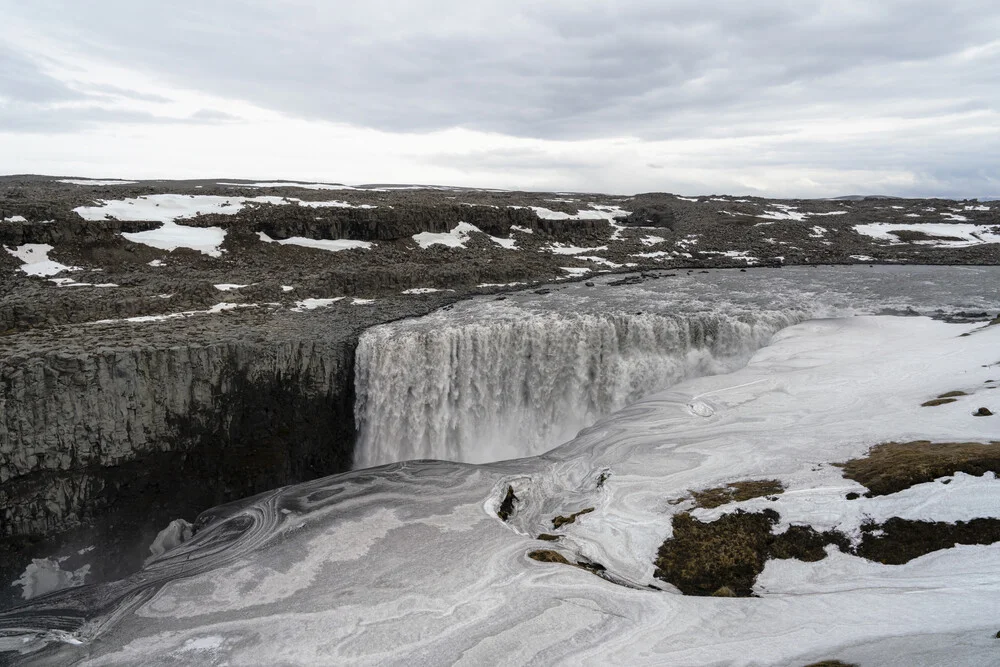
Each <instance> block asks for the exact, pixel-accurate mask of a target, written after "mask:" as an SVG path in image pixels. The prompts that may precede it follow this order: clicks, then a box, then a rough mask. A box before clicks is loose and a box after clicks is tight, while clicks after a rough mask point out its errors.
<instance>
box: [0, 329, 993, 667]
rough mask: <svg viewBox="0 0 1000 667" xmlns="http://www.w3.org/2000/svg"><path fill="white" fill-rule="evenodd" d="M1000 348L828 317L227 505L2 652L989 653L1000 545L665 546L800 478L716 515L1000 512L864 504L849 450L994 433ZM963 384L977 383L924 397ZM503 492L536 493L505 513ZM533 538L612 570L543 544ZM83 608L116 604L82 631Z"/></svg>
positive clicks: (216, 659) (951, 491) (941, 487)
mask: <svg viewBox="0 0 1000 667" xmlns="http://www.w3.org/2000/svg"><path fill="white" fill-rule="evenodd" d="M963 334H969V335H967V336H965V335H963ZM998 350H1000V327H997V326H993V327H985V326H983V325H982V324H947V323H943V322H940V321H934V320H930V319H927V318H914V317H909V318H901V317H885V316H884V317H868V316H860V317H853V318H834V319H826V320H811V321H807V322H804V323H802V324H799V325H796V326H792V327H790V328H787V329H784V330H782V331H781V332H779V333H778V334H776V336H775V338H774V341H773V343H772V344H771V345H770V346H768V347H765V348H763V349H761V350H760V351H758V352H757V353H756V354H755V355H754V356H753V357H752V358H751V360H750V362H749V364H748V365H747V366H746V367H745V368H743V369H741V370H738V371H736V372H733V373H729V374H724V375H717V376H713V377H707V378H701V379H697V380H693V381H689V382H685V383H682V384H679V385H676V386H674V387H673V388H671V389H670V390H667V391H665V392H662V393H659V394H655V395H652V396H649V397H647V398H646V399H644V400H641V401H639V402H637V403H635V404H633V405H631V406H630V407H628V408H625V409H624V410H622V411H620V412H618V413H615V414H613V415H611V416H610V417H608V418H606V419H604V420H602V421H600V422H598V423H597V424H595V425H594V426H592V427H590V428H588V429H586V430H585V431H583V432H582V433H581V434H580V435H579V436H578V437H577V438H575V439H574V440H572V441H570V442H568V443H566V444H565V445H563V446H561V447H559V448H557V449H555V450H553V451H552V452H549V453H548V454H546V455H544V456H540V457H535V458H527V459H520V460H514V461H508V462H504V463H495V464H488V465H480V466H472V465H466V464H457V463H447V462H433V461H422V462H412V463H403V464H396V465H392V466H387V467H383V468H376V469H371V470H362V471H358V472H355V473H349V474H345V475H341V476H336V477H331V478H327V479H323V480H317V481H316V482H311V483H308V484H304V485H299V486H295V487H289V488H285V489H279V490H277V491H274V492H270V493H267V494H264V495H262V496H259V497H257V498H256V499H251V500H250V501H247V502H245V503H237V504H234V505H231V506H226V507H223V508H219V509H218V510H216V511H214V512H213V513H211V514H212V515H214V517H215V519H214V521H211V522H210V523H208V525H207V526H204V527H202V528H201V529H200V530H199V531H198V532H197V534H196V535H195V536H194V538H193V539H191V540H190V541H187V542H185V543H183V544H181V545H179V546H178V547H176V548H175V549H173V550H171V551H168V552H167V553H165V554H164V555H162V556H160V557H159V558H156V559H153V561H152V562H151V563H150V564H149V566H148V567H147V569H146V571H145V572H143V573H141V574H140V575H137V576H135V577H132V578H131V579H129V580H126V581H124V582H122V583H120V584H112V585H109V586H106V587H104V588H99V589H90V588H83V589H78V590H77V591H74V592H68V593H63V594H57V595H56V596H55V597H53V598H48V599H46V598H42V599H40V600H39V601H38V602H37V603H36V605H35V606H34V607H28V608H26V609H25V610H24V611H22V612H21V615H20V616H14V617H13V618H11V617H0V619H2V627H5V628H11V627H12V625H14V626H15V627H16V623H17V621H18V619H20V620H21V623H22V627H23V630H22V631H20V632H19V631H16V630H14V631H11V630H7V631H6V633H5V634H6V635H7V637H6V639H4V640H3V641H4V644H3V645H4V646H5V647H21V648H22V649H30V648H36V647H37V642H39V641H53V640H61V641H62V642H64V643H63V644H62V646H63V648H62V649H60V650H61V651H62V653H60V654H59V655H58V659H59V660H65V661H69V660H73V659H76V660H79V661H80V662H79V664H85V665H119V664H120V665H127V664H136V663H137V662H142V663H143V664H149V665H172V664H181V663H182V664H230V665H249V664H331V663H338V664H343V663H351V664H371V665H376V664H378V665H384V664H484V663H496V662H498V661H500V662H504V663H507V664H525V663H539V664H593V665H600V664H657V665H692V664H697V665H709V664H717V665H802V664H806V663H809V662H813V661H817V660H821V659H831V658H837V659H840V660H843V661H845V662H856V663H858V664H862V665H936V664H942V662H947V663H948V664H962V665H992V664H995V657H996V648H995V642H996V639H995V638H994V635H995V633H996V631H997V629H998V628H997V627H996V619H997V618H998V617H1000V545H992V546H959V547H954V548H950V549H944V550H940V551H935V552H932V553H930V554H928V555H926V556H922V557H920V558H916V559H914V560H911V561H910V562H908V563H906V564H904V565H881V564H878V563H872V562H870V561H866V560H864V559H862V558H860V557H858V556H853V555H847V554H841V553H838V552H835V550H831V551H830V554H829V555H828V556H827V557H826V558H825V559H823V560H820V561H817V562H812V563H804V562H800V561H796V560H779V561H769V562H768V563H767V566H766V568H765V570H764V571H763V573H762V574H761V575H760V577H759V578H758V581H757V584H756V586H755V589H754V590H755V592H756V594H757V596H758V597H752V598H716V597H689V596H683V595H680V594H678V593H677V592H676V591H675V590H674V589H673V588H672V587H671V586H669V585H667V584H665V583H664V582H662V581H660V580H658V579H655V578H654V577H653V570H654V567H653V561H654V558H655V555H656V551H657V548H658V546H659V545H660V543H661V542H663V540H664V539H665V538H667V537H669V536H670V533H671V518H672V516H673V515H675V514H677V513H679V512H682V511H689V510H690V509H691V506H690V503H689V501H684V498H685V497H686V496H687V493H688V491H690V490H694V489H703V488H708V487H713V486H718V485H720V484H724V483H729V482H734V481H740V480H747V479H757V478H760V477H762V476H766V477H768V478H773V479H777V480H780V481H781V482H782V483H783V484H784V486H785V488H786V491H785V492H784V493H783V494H781V495H779V496H777V498H778V499H777V500H776V501H769V500H766V499H755V500H750V501H745V502H744V503H742V504H739V503H731V504H728V505H724V506H722V507H720V508H718V509H716V510H712V511H705V510H697V512H701V513H702V514H701V518H703V519H706V520H707V519H709V518H712V516H713V513H714V516H718V515H719V514H723V513H731V512H733V511H735V510H736V509H738V508H741V507H742V508H745V509H754V508H755V507H759V506H767V507H769V508H771V509H774V510H776V511H778V512H779V513H780V514H781V517H782V522H783V523H782V525H779V526H778V527H777V530H781V529H782V527H783V526H784V525H786V524H787V523H788V522H793V523H796V524H799V525H814V526H815V527H816V528H817V529H820V530H822V529H824V528H826V527H829V526H834V525H837V526H842V527H850V526H852V525H855V524H856V523H857V522H858V520H859V517H861V516H862V515H865V514H868V515H871V516H873V517H887V516H903V517H921V518H927V519H932V520H941V521H954V520H956V519H966V518H974V517H975V518H978V517H1000V489H998V483H997V480H996V479H995V478H994V477H993V476H992V475H987V476H984V477H980V478H973V477H969V476H966V475H961V474H959V475H955V476H954V477H953V479H952V478H947V477H946V478H945V479H942V480H938V481H935V482H930V483H924V484H920V485H917V486H914V487H912V488H910V489H909V490H907V491H905V492H901V493H898V494H890V495H888V496H880V497H876V498H870V499H861V500H847V494H848V493H851V492H859V491H861V492H863V491H864V488H863V487H861V486H860V485H859V484H857V483H856V482H853V481H851V480H847V479H844V478H843V476H842V474H841V471H840V469H839V468H836V467H834V466H832V465H831V464H832V463H835V462H838V461H844V460H847V459H849V458H852V457H857V456H861V455H863V454H864V453H865V452H866V451H867V450H868V448H869V447H871V446H872V445H874V444H877V443H880V442H886V441H909V440H916V439H928V440H932V441H963V442H965V441H981V442H988V441H990V440H991V439H995V438H996V436H997V432H998V431H997V426H996V418H979V417H974V416H972V412H973V411H974V409H975V408H977V407H980V406H986V407H989V408H991V409H992V410H993V411H995V412H1000V396H998V395H997V394H998V393H1000V392H997V391H996V390H993V389H991V388H990V385H991V384H994V386H995V383H988V382H987V381H988V380H997V379H1000V377H998V374H1000V354H998ZM953 390H963V391H965V392H967V394H968V395H967V396H965V397H963V398H962V399H961V400H958V401H956V402H955V403H951V404H948V405H943V406H939V407H935V408H926V407H921V403H923V402H924V401H926V400H927V399H928V398H930V397H934V396H937V395H939V394H941V393H943V392H947V391H953ZM949 481H950V482H951V484H948V483H947V482H949ZM508 488H510V489H513V491H514V492H515V493H516V497H517V502H516V503H515V504H514V506H513V510H512V512H511V515H510V516H509V517H508V520H507V521H503V520H501V519H500V518H498V516H497V511H498V509H500V508H501V504H502V500H503V499H504V497H505V493H506V491H507V489H508ZM585 508H594V511H593V512H591V513H588V514H585V515H581V516H580V517H579V518H578V519H577V520H576V521H575V522H573V523H571V524H568V525H564V526H562V527H559V528H554V526H553V517H556V516H558V515H568V514H570V513H575V512H578V511H579V510H581V509H585ZM542 533H549V534H551V533H554V534H556V535H558V539H557V540H556V541H555V542H547V541H540V540H537V539H536V537H537V536H538V535H539V534H542ZM538 549H550V550H554V551H556V552H558V553H559V554H560V555H562V556H564V557H565V558H566V559H568V561H569V562H576V561H580V562H584V563H590V564H593V563H599V564H600V565H601V566H603V567H604V568H606V570H603V571H602V574H603V576H601V577H599V576H595V575H594V574H592V573H591V572H589V571H587V570H585V569H583V568H579V567H570V566H568V565H563V564H560V563H542V562H537V561H536V560H532V559H530V558H528V556H527V554H528V553H529V552H532V551H534V550H538ZM651 585H652V586H656V587H657V588H658V589H662V590H653V589H651V588H649V586H651ZM79 609H90V610H95V609H102V610H103V611H100V612H99V613H98V614H97V616H96V617H94V618H92V619H91V620H90V622H88V623H87V624H85V625H83V626H79V625H78V621H75V620H74V619H75V618H77V614H79V613H80V612H79V611H75V610H79ZM90 613H93V612H92V611H91V612H90ZM33 614H43V616H36V615H33ZM113 617H114V618H113ZM42 618H46V619H48V620H47V621H45V622H44V623H40V619H42ZM59 619H61V620H59ZM36 627H49V628H55V627H60V628H63V631H60V632H49V633H45V632H39V631H37V630H33V628H36ZM98 638H99V639H100V641H94V640H95V639H98ZM78 644H79V645H78ZM49 657H50V659H52V658H53V656H49Z"/></svg>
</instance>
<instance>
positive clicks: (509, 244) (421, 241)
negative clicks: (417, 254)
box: [413, 222, 520, 250]
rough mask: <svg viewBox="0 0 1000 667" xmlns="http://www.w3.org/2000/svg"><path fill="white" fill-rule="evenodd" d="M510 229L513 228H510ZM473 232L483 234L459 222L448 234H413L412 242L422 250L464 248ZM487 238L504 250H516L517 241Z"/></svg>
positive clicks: (477, 229) (494, 237) (467, 224)
mask: <svg viewBox="0 0 1000 667" xmlns="http://www.w3.org/2000/svg"><path fill="white" fill-rule="evenodd" d="M511 229H514V228H513V227H512V228H511ZM516 231H520V230H516ZM473 232H479V233H483V230H481V229H479V227H476V226H475V225H472V224H469V223H468V222H460V223H458V224H457V225H455V227H454V228H452V230H451V231H448V232H441V233H435V232H420V233H419V234H414V235H413V240H414V241H416V242H417V245H419V246H420V247H421V248H423V249H424V250H426V249H427V248H430V247H431V246H435V245H443V246H447V247H449V248H464V247H465V244H466V242H467V241H468V240H469V234H472V233H473ZM489 238H490V240H491V241H493V243H495V244H497V245H498V246H500V247H502V248H506V249H508V250H516V249H517V239H514V238H513V237H511V238H506V239H505V238H502V237H499V236H490V237H489Z"/></svg>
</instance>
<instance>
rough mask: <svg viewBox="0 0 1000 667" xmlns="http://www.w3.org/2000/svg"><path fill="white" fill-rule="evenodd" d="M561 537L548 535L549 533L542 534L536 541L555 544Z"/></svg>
mask: <svg viewBox="0 0 1000 667" xmlns="http://www.w3.org/2000/svg"><path fill="white" fill-rule="evenodd" d="M560 537H561V535H550V534H549V533H542V534H541V535H539V536H538V537H536V538H535V539H536V540H541V541H542V542H555V541H556V540H558V539H559V538H560Z"/></svg>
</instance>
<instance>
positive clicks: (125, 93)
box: [86, 83, 170, 104]
mask: <svg viewBox="0 0 1000 667" xmlns="http://www.w3.org/2000/svg"><path fill="white" fill-rule="evenodd" d="M86 94H87V95H88V96H90V97H96V96H101V95H107V96H108V97H124V98H127V99H131V100H139V101H141V102H154V103H157V104H164V103H168V102H170V100H169V99H168V98H166V97H163V96H162V95H154V94H152V93H145V92H141V91H138V90H129V89H128V88H121V87H120V86H114V85H111V84H107V83H105V84H96V83H94V84H89V85H87V87H86Z"/></svg>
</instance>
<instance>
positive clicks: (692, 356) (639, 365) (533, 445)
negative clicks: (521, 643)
mask: <svg viewBox="0 0 1000 667" xmlns="http://www.w3.org/2000/svg"><path fill="white" fill-rule="evenodd" d="M805 317H806V315H805V313H803V312H799V311H788V312H775V311H757V312H742V313H740V314H737V315H732V314H723V313H715V312H703V313H688V314H684V315H662V314H636V315H626V314H567V313H549V314H530V315H526V316H524V317H518V318H497V319H495V320H489V319H486V320H480V321H465V322H456V321H449V320H448V319H447V318H444V317H441V318H438V319H437V320H435V321H434V322H433V325H431V326H428V323H427V322H426V320H428V318H422V320H424V321H423V322H422V321H421V320H409V321H402V322H396V323H392V324H387V325H383V326H379V327H374V328H373V329H370V330H369V331H367V332H365V333H364V334H363V335H362V337H361V340H360V341H359V344H358V348H357V352H356V376H355V383H356V385H355V386H356V394H357V397H356V404H355V419H356V421H357V426H358V443H357V446H356V450H355V467H357V468H364V467H369V466H374V465H380V464H384V463H390V462H394V461H403V460H410V459H444V460H452V461H464V462H469V463H482V462H487V461H497V460H503V459H509V458H517V457H522V456H531V455H535V454H540V453H542V452H544V451H547V450H549V449H551V448H552V447H554V446H556V445H558V444H560V443H562V442H565V441H566V440H569V439H571V438H572V437H573V436H575V435H576V433H577V432H578V431H579V430H580V429H581V428H583V427H585V426H588V425H590V424H592V423H593V422H594V421H596V420H597V419H599V418H601V417H604V416H606V415H608V414H610V413H612V412H614V411H615V410H618V409H620V408H622V407H624V406H625V405H628V404H629V403H631V402H634V401H636V400H638V399H639V398H641V397H643V396H645V395H647V394H649V393H651V392H654V391H657V390H660V389H665V388H667V387H669V386H671V385H672V384H674V383H676V382H678V381H680V380H682V379H685V378H689V377H696V376H701V375H708V374H715V373H725V372H730V371H732V370H735V369H736V368H739V367H741V366H742V365H744V364H745V363H746V362H747V360H748V359H749V357H750V356H751V355H752V354H753V352H754V351H756V350H757V349H759V348H760V347H762V346H764V345H766V344H767V343H768V341H769V340H770V338H771V336H772V335H773V334H774V333H775V332H776V331H778V330H779V329H782V328H784V327H786V326H789V325H791V324H795V323H796V322H799V321H801V320H803V319H805Z"/></svg>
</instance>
